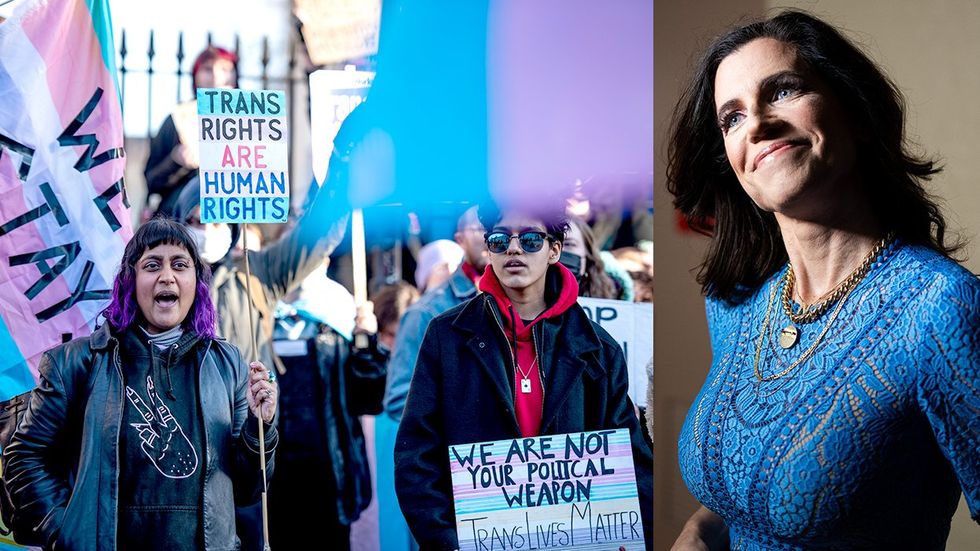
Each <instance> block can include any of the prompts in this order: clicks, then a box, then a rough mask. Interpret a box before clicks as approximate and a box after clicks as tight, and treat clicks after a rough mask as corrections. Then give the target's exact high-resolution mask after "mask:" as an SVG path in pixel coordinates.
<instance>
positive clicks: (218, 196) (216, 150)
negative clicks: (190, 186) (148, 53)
mask: <svg viewBox="0 0 980 551" xmlns="http://www.w3.org/2000/svg"><path fill="white" fill-rule="evenodd" d="M197 114H198V122H199V126H198V138H199V143H200V161H201V173H200V177H201V222H205V223H207V222H230V223H270V222H280V223H281V222H285V221H286V215H287V213H288V211H289V155H288V140H287V136H288V133H287V128H286V95H285V93H283V92H281V91H277V90H255V91H246V90H237V89H235V90H227V89H224V90H222V89H215V88H198V90H197Z"/></svg>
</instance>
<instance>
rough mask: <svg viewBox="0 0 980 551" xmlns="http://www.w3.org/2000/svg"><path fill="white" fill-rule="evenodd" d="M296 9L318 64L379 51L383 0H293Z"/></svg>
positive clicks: (305, 37)
mask: <svg viewBox="0 0 980 551" xmlns="http://www.w3.org/2000/svg"><path fill="white" fill-rule="evenodd" d="M293 13H295V14H296V18H297V19H299V21H300V23H302V28H301V32H302V33H303V42H304V43H305V44H306V49H307V52H309V54H310V61H312V62H313V64H314V65H326V64H328V63H338V62H343V61H350V60H353V59H356V58H359V57H365V56H369V55H373V54H375V53H377V52H378V30H379V28H380V26H381V0H293Z"/></svg>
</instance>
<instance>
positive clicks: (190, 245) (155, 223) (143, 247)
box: [102, 216, 218, 339]
mask: <svg viewBox="0 0 980 551" xmlns="http://www.w3.org/2000/svg"><path fill="white" fill-rule="evenodd" d="M158 245H174V246H177V247H183V248H184V249H186V250H187V253H188V254H190V257H191V261H192V262H194V272H195V274H196V275H197V289H196V293H195V297H194V305H193V306H191V310H190V312H188V314H187V317H186V318H185V319H184V322H183V324H182V325H183V326H184V328H185V329H190V330H192V331H194V332H195V333H197V334H198V335H200V336H202V337H207V338H211V339H213V338H214V336H215V325H216V323H217V319H218V314H217V312H216V311H215V308H214V303H213V302H211V294H210V291H209V284H210V283H211V268H210V267H209V266H208V264H207V263H206V262H204V261H203V260H202V259H201V255H200V253H199V252H198V250H197V242H196V241H195V240H194V237H192V236H191V234H190V232H188V231H187V228H185V227H184V226H183V225H181V224H180V223H179V222H176V221H175V220H172V219H170V218H165V217H163V216H158V217H156V218H153V219H151V220H149V221H148V222H146V223H145V224H143V225H142V226H140V227H139V229H137V230H136V233H134V234H133V237H132V239H130V240H129V243H127V244H126V250H125V251H124V252H123V258H122V263H121V264H120V266H119V272H118V273H117V274H116V279H115V281H114V282H113V284H112V302H110V303H109V306H108V307H107V308H106V309H105V310H104V311H103V312H102V314H103V315H104V316H105V318H106V321H107V322H108V323H109V325H110V326H111V327H112V328H113V329H115V330H116V331H122V330H124V329H126V328H128V327H129V326H130V325H132V324H133V322H137V321H138V320H142V319H143V314H142V313H141V312H140V309H139V304H138V303H137V302H136V263H137V262H138V261H139V259H140V257H142V256H143V254H144V253H145V252H146V251H148V250H150V249H152V248H154V247H156V246H158Z"/></svg>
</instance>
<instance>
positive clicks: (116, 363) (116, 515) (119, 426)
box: [112, 341, 153, 549]
mask: <svg viewBox="0 0 980 551" xmlns="http://www.w3.org/2000/svg"><path fill="white" fill-rule="evenodd" d="M119 346H120V343H119V342H118V341H117V342H116V345H115V346H114V347H113V348H112V363H113V365H114V366H115V368H116V374H117V375H119V404H120V405H121V406H122V408H123V411H125V408H126V403H125V402H124V401H123V400H125V399H126V391H125V389H124V388H123V387H124V386H125V385H124V381H125V379H124V378H123V370H122V362H121V361H119ZM150 361H153V360H152V359H151V360H150ZM122 414H123V412H122V411H120V412H119V422H118V423H116V468H115V469H114V470H115V479H116V482H115V485H114V487H115V489H116V499H114V500H113V503H114V504H115V507H114V508H115V511H114V512H113V515H112V516H113V522H114V523H115V525H116V529H115V534H113V538H112V548H113V549H115V548H116V538H117V537H118V535H119V437H120V434H121V433H122Z"/></svg>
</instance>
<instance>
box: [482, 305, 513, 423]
mask: <svg viewBox="0 0 980 551" xmlns="http://www.w3.org/2000/svg"><path fill="white" fill-rule="evenodd" d="M487 305H488V307H489V308H490V315H491V316H492V317H493V320H494V321H496V322H497V327H498V328H499V329H500V334H501V335H503V336H504V341H505V342H506V343H507V349H508V350H510V364H511V369H513V372H514V385H513V387H512V388H511V390H512V391H513V393H514V422H515V423H516V422H517V365H516V363H515V362H516V360H515V359H514V357H515V356H516V355H517V353H516V352H515V351H514V349H513V348H511V345H510V341H509V340H507V331H505V330H504V325H503V324H502V323H500V318H499V317H497V313H496V312H495V311H494V307H493V305H492V304H490V302H489V301H488V302H487ZM518 428H520V425H518Z"/></svg>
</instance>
